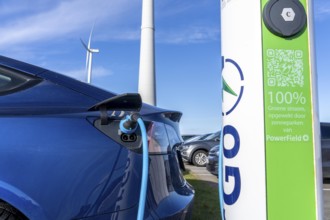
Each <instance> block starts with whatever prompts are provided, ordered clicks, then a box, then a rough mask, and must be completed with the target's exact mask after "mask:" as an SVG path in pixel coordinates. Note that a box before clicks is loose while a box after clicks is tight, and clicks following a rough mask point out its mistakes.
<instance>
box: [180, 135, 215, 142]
mask: <svg viewBox="0 0 330 220" xmlns="http://www.w3.org/2000/svg"><path fill="white" fill-rule="evenodd" d="M209 135H211V134H203V135H197V136H194V137H191V138H189V139H187V140H186V141H185V142H191V141H198V140H205V138H207V137H208V136H209Z"/></svg>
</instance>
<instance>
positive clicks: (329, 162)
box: [321, 122, 330, 180]
mask: <svg viewBox="0 0 330 220" xmlns="http://www.w3.org/2000/svg"><path fill="white" fill-rule="evenodd" d="M321 148H322V168H323V179H327V180H329V179H330V123H324V122H322V123H321Z"/></svg>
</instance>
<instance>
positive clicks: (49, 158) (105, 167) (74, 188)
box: [0, 56, 194, 220]
mask: <svg viewBox="0 0 330 220" xmlns="http://www.w3.org/2000/svg"><path fill="white" fill-rule="evenodd" d="M139 109H141V110H140V111H139ZM132 111H139V113H140V115H141V118H142V119H143V121H144V124H145V126H146V129H147V134H148V139H149V161H148V164H149V176H148V178H149V179H148V186H147V198H146V203H145V212H144V217H145V219H190V218H191V210H192V204H193V199H194V191H193V188H192V187H191V186H190V185H189V183H188V182H187V181H186V180H185V179H184V177H183V176H182V174H181V171H180V168H179V164H178V157H177V152H176V145H178V144H179V143H181V142H182V139H181V136H180V132H179V121H180V118H181V113H180V112H177V111H171V110H166V109H160V108H156V107H153V106H150V105H146V104H142V103H141V98H139V95H137V94H124V95H116V94H114V93H111V92H108V91H105V90H101V89H99V88H96V87H94V86H91V85H88V84H85V83H82V82H80V81H77V80H74V79H71V78H69V77H66V76H63V75H61V74H58V73H55V72H52V71H49V70H46V69H43V68H40V67H37V66H33V65H30V64H26V63H23V62H20V61H17V60H13V59H10V58H6V57H2V56H0V114H1V117H0V124H1V126H0V136H1V143H0V155H1V160H0V219H7V218H6V216H7V215H8V216H9V215H11V217H10V218H8V219H23V220H26V219H31V220H46V219H47V220H48V219H49V220H55V219H86V220H87V219H91V220H92V219H93V220H94V219H95V220H96V219H98V220H101V219H136V216H137V210H138V205H139V204H138V203H139V192H140V185H141V172H142V156H141V153H142V152H141V151H142V150H141V145H142V141H141V132H140V130H139V129H137V130H136V131H135V132H133V133H132V134H130V136H125V134H124V133H122V132H121V131H120V129H119V123H120V121H121V120H122V119H123V117H124V116H125V115H128V114H130V113H131V112H132Z"/></svg>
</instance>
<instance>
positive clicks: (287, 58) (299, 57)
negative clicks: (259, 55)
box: [266, 49, 304, 87]
mask: <svg viewBox="0 0 330 220" xmlns="http://www.w3.org/2000/svg"><path fill="white" fill-rule="evenodd" d="M266 65H267V66H266V77H267V84H268V85H269V86H279V87H296V86H299V87H303V86H304V72H303V71H304V65H303V51H301V50H284V49H268V50H267V54H266Z"/></svg>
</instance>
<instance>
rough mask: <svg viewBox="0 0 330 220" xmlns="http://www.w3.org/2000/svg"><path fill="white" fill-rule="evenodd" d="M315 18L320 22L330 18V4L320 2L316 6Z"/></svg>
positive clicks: (321, 0) (316, 2) (322, 0)
mask: <svg viewBox="0 0 330 220" xmlns="http://www.w3.org/2000/svg"><path fill="white" fill-rule="evenodd" d="M314 16H315V18H316V19H318V20H323V19H325V18H327V17H329V16H330V2H329V1H328V0H327V1H324V0H319V1H315V4H314Z"/></svg>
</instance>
